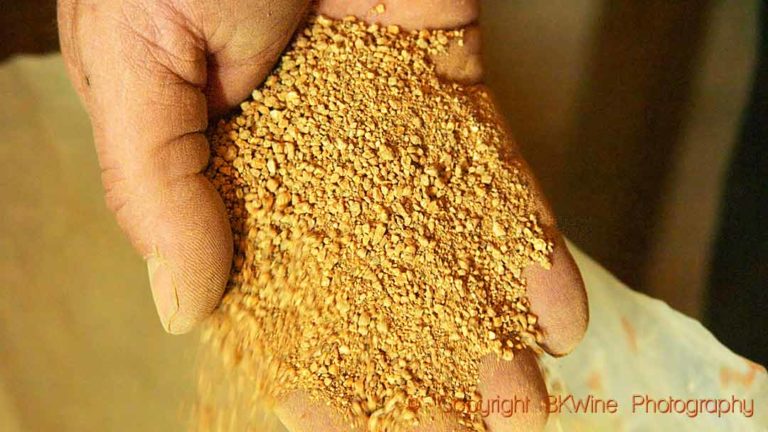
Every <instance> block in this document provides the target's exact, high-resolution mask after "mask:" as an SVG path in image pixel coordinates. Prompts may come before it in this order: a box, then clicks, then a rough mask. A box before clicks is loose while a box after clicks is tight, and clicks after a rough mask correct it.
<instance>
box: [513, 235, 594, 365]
mask: <svg viewBox="0 0 768 432" xmlns="http://www.w3.org/2000/svg"><path fill="white" fill-rule="evenodd" d="M554 241H555V249H554V252H553V255H552V268H551V269H549V270H547V269H544V268H542V267H540V266H537V265H535V266H529V267H527V268H526V269H525V270H524V271H523V276H524V277H525V279H526V281H527V283H528V299H529V301H530V302H531V310H532V311H533V312H534V313H535V314H536V315H537V316H538V326H539V329H540V330H541V332H542V334H543V340H542V342H540V345H541V347H542V348H544V349H545V350H546V351H547V352H548V353H549V354H552V355H555V356H561V355H565V354H568V353H569V352H571V351H572V350H573V349H574V348H575V347H576V345H577V344H578V343H579V342H580V341H581V339H582V338H583V337H584V333H585V332H586V330H587V324H588V322H589V308H588V305H587V294H586V291H585V290H584V282H583V281H582V278H581V273H580V272H579V269H578V268H577V267H576V262H575V261H574V260H573V257H572V256H571V253H570V251H569V250H568V247H567V246H566V244H565V242H564V241H563V238H562V236H560V234H555V239H554Z"/></svg>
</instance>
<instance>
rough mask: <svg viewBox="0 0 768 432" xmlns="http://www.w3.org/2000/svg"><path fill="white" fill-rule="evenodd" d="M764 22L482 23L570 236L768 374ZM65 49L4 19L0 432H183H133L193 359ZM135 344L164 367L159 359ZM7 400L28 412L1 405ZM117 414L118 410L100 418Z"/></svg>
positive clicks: (498, 12) (581, 10) (495, 16)
mask: <svg viewBox="0 0 768 432" xmlns="http://www.w3.org/2000/svg"><path fill="white" fill-rule="evenodd" d="M761 8H762V10H761ZM765 9H766V7H765V4H764V3H761V2H760V1H759V0H729V1H714V0H699V1H686V0H675V1H669V0H636V1H612V0H538V1H522V0H519V1H518V0H488V1H486V2H484V11H483V16H482V18H481V22H482V25H483V28H484V39H485V53H486V56H485V59H486V63H487V65H486V66H487V75H486V80H487V82H488V84H489V85H490V87H491V88H492V89H493V90H494V91H495V93H496V96H497V99H498V102H499V103H500V105H501V108H502V109H503V110H504V112H505V114H506V116H507V118H508V120H509V123H510V125H511V129H512V131H513V132H514V134H515V136H516V138H517V141H518V143H519V145H520V146H521V147H522V150H523V154H524V155H525V156H526V157H527V159H528V160H529V162H530V163H531V165H532V166H533V168H534V170H535V172H536V173H537V175H538V177H539V179H540V181H541V183H542V185H543V187H544V189H545V192H546V193H547V196H548V197H549V198H550V200H551V202H552V205H553V207H554V208H555V211H556V213H557V215H558V217H559V221H560V224H561V227H562V229H563V231H564V232H565V234H566V235H567V236H568V237H569V238H570V239H571V240H573V241H574V242H575V243H576V244H577V245H578V246H580V247H581V248H582V249H583V250H584V251H586V252H587V253H588V254H589V255H591V256H592V257H593V258H595V259H596V260H597V261H598V262H599V263H601V264H602V265H603V266H605V267H606V268H607V269H609V270H610V271H611V272H612V273H614V274H615V275H616V276H618V277H619V278H620V279H621V280H622V281H624V282H625V283H627V284H628V285H629V286H631V287H632V288H634V289H636V290H638V291H641V292H645V293H647V294H650V295H652V296H654V297H657V298H660V299H663V300H665V301H666V302H668V303H669V304H670V305H671V306H673V307H674V308H676V309H677V310H679V311H681V312H683V313H685V314H687V315H689V316H691V317H694V318H696V319H699V320H701V321H702V322H703V324H704V325H706V326H707V327H708V328H709V329H710V330H711V331H713V333H714V334H715V335H716V336H717V337H718V338H719V339H720V340H721V341H723V343H725V344H726V345H727V346H729V347H730V348H732V349H733V350H735V351H736V352H738V353H740V354H743V355H745V356H746V357H749V358H751V359H752V360H755V361H757V362H758V363H763V364H766V363H768V352H767V350H768V340H766V337H768V336H767V335H768V312H767V310H768V229H766V227H765V223H766V221H768V136H767V135H766V128H767V126H766V124H767V123H768V112H767V111H766V105H767V104H768V95H767V94H766V91H767V89H766V85H767V84H768V77H767V76H766V58H767V56H766V34H765V32H766V26H765V25H763V26H762V28H761V26H760V25H759V22H760V20H761V19H762V21H763V22H764V23H765V14H766V10H765ZM57 48H58V42H57V36H56V22H55V2H54V1H53V0H24V1H12V0H0V62H4V63H0V96H2V98H3V99H2V100H3V103H2V104H0V138H2V140H3V143H2V144H0V197H2V206H1V207H0V219H2V220H4V221H6V223H5V224H2V225H0V283H2V285H3V288H2V290H0V355H1V356H2V358H0V378H2V379H0V430H3V431H5V430H9V431H15V430H173V429H174V427H173V425H175V424H176V423H177V421H178V419H166V420H159V419H163V418H164V413H166V411H164V410H167V406H158V407H156V409H157V412H156V413H155V415H153V414H152V413H148V415H142V416H132V415H131V413H132V412H134V411H136V410H137V409H139V408H138V407H140V409H141V410H142V412H144V413H146V410H147V409H150V410H151V409H152V408H151V407H150V408H147V407H146V403H144V404H142V402H144V401H145V400H146V398H147V397H149V396H150V395H152V394H153V393H154V392H156V391H157V389H158V388H162V389H163V390H162V395H163V397H167V398H179V397H180V396H181V395H182V394H187V393H189V392H191V386H190V382H192V377H193V375H192V371H191V370H192V364H193V360H192V359H193V358H194V345H195V341H196V339H195V336H194V335H193V336H185V337H180V338H169V337H166V336H165V335H164V334H163V332H162V329H161V327H160V325H159V324H158V323H157V322H156V318H155V316H154V307H153V305H152V303H151V296H150V295H149V290H148V286H147V282H146V276H145V270H144V268H143V263H142V262H141V259H140V258H139V257H138V256H136V255H135V254H134V253H133V252H132V251H131V250H130V248H129V246H128V244H127V242H126V241H125V240H124V239H122V237H121V234H120V233H119V231H118V229H117V227H116V225H115V224H114V222H113V221H112V218H111V216H110V214H109V212H108V211H107V210H106V208H105V206H104V204H103V201H101V198H100V196H101V186H100V184H99V179H98V169H97V166H96V158H95V154H94V152H93V150H92V147H91V143H90V141H88V142H84V140H83V137H89V136H90V129H89V125H88V122H87V118H85V116H84V115H83V114H82V108H81V107H80V106H79V104H78V102H77V99H76V98H75V97H74V93H73V91H72V89H71V88H70V86H69V83H68V81H67V80H66V77H65V76H64V70H63V65H62V64H61V61H60V59H59V58H58V57H57V56H56V54H55V52H56V50H57ZM29 54H35V55H37V54H47V56H45V57H40V58H29V57H23V56H24V55H29ZM62 112H66V113H68V112H72V113H76V114H73V115H71V116H68V115H63V116H62V115H60V113H62ZM50 113H59V115H57V116H54V115H49V114H50ZM20 118H23V119H24V120H26V121H20V120H19V119H20ZM48 130H56V131H57V132H56V133H57V135H56V136H51V135H50V134H46V133H44V132H45V131H48ZM84 197H85V198H84ZM96 197H99V198H98V199H97V198H96ZM20 228H21V229H20ZM50 250H55V251H57V253H56V254H46V253H40V252H41V251H50ZM94 251H98V252H97V253H96V252H94ZM30 317H33V319H34V320H37V321H35V322H31V321H30ZM40 317H43V318H40ZM126 331H128V332H129V333H131V334H132V335H135V336H136V337H135V338H133V337H132V338H130V339H126V338H125V336H124V335H125V332H126ZM94 335H96V336H94ZM96 341H99V342H98V343H96ZM105 341H106V342H105ZM135 344H142V346H144V347H148V348H147V351H148V352H156V353H157V352H159V353H162V354H161V355H155V354H153V357H152V358H151V359H149V358H143V357H142V355H141V354H137V353H140V352H142V351H143V349H138V350H136V349H133V350H131V349H128V347H134V348H135ZM6 347H13V349H12V350H11V349H6ZM125 356H129V358H125ZM29 358H34V359H35V361H32V362H30V361H29V360H28V359H29ZM157 358H162V359H163V360H162V361H161V362H160V363H159V364H158V361H157ZM114 364H119V365H122V366H121V367H123V368H125V369H124V370H120V371H114V370H112V369H110V368H112V367H114ZM84 377H86V378H85V379H84ZM87 377H91V378H90V379H89V378H87ZM136 377H140V378H136ZM105 380H106V382H105ZM4 386H5V387H9V388H11V389H13V390H14V391H13V392H11V393H10V394H16V399H15V400H3V398H4V397H7V396H4V395H5V394H7V392H5V391H3V390H4V389H3V387H4ZM115 392H119V393H124V394H121V395H120V396H121V398H120V399H116V398H117V395H116V394H114V393H115ZM62 394H67V395H69V396H70V400H64V401H62V400H61V395H62ZM46 398H49V399H46ZM32 399H34V400H35V404H27V403H26V402H25V401H27V400H32ZM110 399H115V400H120V401H121V402H120V403H116V404H113V405H114V406H112V407H111V408H110V409H111V411H107V412H105V411H103V409H102V408H103V405H104V401H105V400H110ZM126 401H129V402H128V403H126ZM9 406H10V407H13V408H12V410H14V411H15V412H17V413H21V415H20V418H22V419H23V420H22V421H23V422H24V426H25V427H24V428H21V429H14V428H13V427H12V426H13V425H10V424H5V423H3V422H4V419H11V418H12V417H14V418H15V417H16V416H10V415H7V416H4V415H3V409H4V408H3V407H9ZM40 406H46V407H49V408H50V410H52V412H51V413H48V414H50V415H42V414H41V413H40V412H39V407H40ZM89 406H93V407H97V406H98V407H101V408H99V411H98V412H89V411H88V409H87V408H88V407H89ZM83 408H85V409H83ZM65 412H67V413H69V414H67V415H64V414H65ZM94 416H96V417H98V419H99V421H98V422H97V423H94V422H93V420H94V418H93V417H94ZM65 417H66V418H67V419H68V420H67V421H68V422H70V423H69V424H68V427H67V428H63V427H62V428H61V429H58V428H59V427H60V426H61V425H60V424H59V422H60V421H61V419H62V418H65ZM147 418H150V419H153V420H152V421H151V423H148V421H147V420H146V419H147ZM126 419H128V421H131V422H134V424H131V425H126V424H125V422H126ZM8 421H9V422H10V421H11V420H8ZM94 424H99V425H101V426H100V428H99V429H93V425H94ZM16 426H18V425H16Z"/></svg>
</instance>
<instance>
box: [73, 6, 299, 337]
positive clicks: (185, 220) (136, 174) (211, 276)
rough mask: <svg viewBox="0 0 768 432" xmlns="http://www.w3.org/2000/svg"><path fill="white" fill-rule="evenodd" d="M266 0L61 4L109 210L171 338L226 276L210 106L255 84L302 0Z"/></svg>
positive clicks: (228, 245) (197, 316)
mask: <svg viewBox="0 0 768 432" xmlns="http://www.w3.org/2000/svg"><path fill="white" fill-rule="evenodd" d="M272 3H274V2H268V1H266V0H253V1H250V2H243V1H224V2H217V3H216V5H215V7H214V5H212V4H210V3H209V2H195V4H203V6H201V7H205V8H207V9H183V10H182V9H178V8H176V7H175V6H176V4H177V2H167V1H149V0H138V1H133V2H124V1H118V0H103V1H98V2H92V1H86V0H80V1H75V0H62V1H60V4H59V15H60V16H59V21H60V33H61V44H62V53H63V55H64V58H65V62H66V64H67V67H68V71H69V73H70V76H71V77H72V80H73V82H74V83H75V87H76V88H77V90H78V91H79V93H80V94H81V96H82V98H83V100H84V102H85V104H86V107H87V109H88V111H89V114H90V115H91V120H92V124H93V130H94V138H95V141H96V146H97V151H98V156H99V163H100V165H101V167H102V180H103V182H104V187H105V190H106V193H107V203H108V205H109V207H110V208H111V209H112V210H113V211H114V212H115V214H116V217H117V220H118V223H119V224H120V226H121V228H122V229H123V230H124V231H125V232H126V233H127V234H128V236H129V238H130V239H131V242H132V243H133V245H134V246H135V248H136V249H137V250H138V251H139V253H141V255H142V256H143V257H144V258H145V259H146V260H147V267H148V271H149V278H150V285H151V288H152V294H153V297H154V299H155V303H156V306H157V309H158V313H159V315H160V319H161V321H162V323H163V326H164V327H165V329H166V330H167V331H169V332H171V333H184V332H187V331H189V330H190V329H191V328H192V327H193V326H194V325H195V324H196V323H197V322H199V321H200V320H202V319H204V318H205V317H206V316H207V315H208V314H209V313H210V312H211V311H212V310H213V308H215V307H216V305H217V304H218V302H219V299H220V297H221V294H222V292H223V290H224V287H225V284H226V282H227V279H228V274H229V268H230V265H231V261H232V254H233V251H232V249H233V245H232V234H231V232H230V228H229V223H228V220H227V215H226V211H225V209H224V205H223V203H222V200H221V198H220V197H219V196H218V194H217V193H216V190H215V189H214V187H213V185H212V184H211V183H210V182H209V181H208V180H207V179H206V178H205V177H204V175H203V174H202V171H203V170H204V169H205V167H206V165H207V163H208V158H209V148H208V143H207V141H206V138H205V130H206V127H207V125H208V109H209V105H210V103H211V102H212V103H213V105H212V107H213V109H214V110H222V109H223V107H224V106H228V105H229V104H232V103H237V102H239V101H240V100H242V99H244V98H245V97H246V96H247V94H248V93H249V92H250V90H251V89H252V88H253V87H254V86H255V85H256V84H257V83H258V81H259V80H261V79H263V77H264V76H265V75H266V73H268V71H269V69H270V68H271V66H272V64H273V62H274V60H275V59H276V58H277V56H278V55H279V52H280V51H281V50H282V47H283V45H284V43H285V42H286V41H287V40H288V38H289V37H290V33H291V32H292V31H293V29H294V28H295V26H296V24H297V23H298V21H299V20H300V19H301V14H302V13H303V10H304V8H306V4H307V1H306V0H295V1H292V2H291V1H288V2H278V3H280V6H276V5H274V4H272ZM190 7H191V6H190ZM238 14H239V15H238ZM234 17H236V19H235V18H234ZM272 31H275V32H278V33H271V32H272Z"/></svg>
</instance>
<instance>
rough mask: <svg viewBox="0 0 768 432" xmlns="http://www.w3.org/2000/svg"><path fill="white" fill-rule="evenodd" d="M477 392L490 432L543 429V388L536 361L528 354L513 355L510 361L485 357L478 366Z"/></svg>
mask: <svg viewBox="0 0 768 432" xmlns="http://www.w3.org/2000/svg"><path fill="white" fill-rule="evenodd" d="M478 391H479V392H480V395H481V396H482V404H483V405H482V409H483V410H485V412H484V415H485V425H486V426H487V428H488V430H489V431H490V432H512V431H526V432H529V431H530V432H535V431H540V430H542V429H544V425H545V424H546V422H547V411H546V410H545V409H543V407H544V403H545V402H546V399H547V387H546V385H545V383H544V378H543V377H542V375H541V370H540V369H539V366H538V363H537V361H536V357H535V356H534V355H533V354H532V353H531V352H530V351H520V352H516V353H515V357H514V359H513V360H511V361H504V360H500V359H499V358H497V357H495V356H487V357H485V358H484V359H483V362H482V364H481V366H480V384H479V385H478Z"/></svg>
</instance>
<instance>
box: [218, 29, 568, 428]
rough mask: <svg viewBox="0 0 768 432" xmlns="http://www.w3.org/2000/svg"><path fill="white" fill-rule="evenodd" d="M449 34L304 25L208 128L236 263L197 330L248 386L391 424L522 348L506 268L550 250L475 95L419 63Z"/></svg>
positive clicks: (522, 314) (375, 424) (521, 309)
mask: <svg viewBox="0 0 768 432" xmlns="http://www.w3.org/2000/svg"><path fill="white" fill-rule="evenodd" d="M462 37H463V34H462V32H461V31H433V30H431V31H418V32H408V31H405V30H401V29H399V28H397V27H394V26H389V27H384V26H377V25H367V24H364V23H362V22H360V21H357V20H354V19H346V20H343V21H333V20H329V19H326V18H324V17H315V18H312V19H310V20H309V21H308V23H307V26H306V28H305V29H304V30H303V31H301V32H300V33H299V34H298V35H297V37H296V39H295V40H294V42H293V43H292V44H291V46H290V47H289V49H288V51H287V52H286V53H285V54H284V56H283V57H282V60H281V62H280V64H279V65H278V67H277V68H276V69H275V71H274V72H273V74H272V75H271V76H270V77H269V78H268V79H267V80H266V82H265V83H264V84H263V85H262V86H261V87H260V88H259V89H257V90H255V91H254V92H253V97H252V99H250V100H248V101H246V102H244V103H243V104H242V105H241V109H240V110H239V111H238V112H237V113H235V114H233V115H232V116H231V117H229V118H227V119H225V120H221V121H219V122H218V124H216V125H213V126H212V127H211V129H210V131H209V138H210V141H211V144H212V150H213V159H212V162H211V164H210V166H209V169H208V172H207V174H208V176H209V178H210V179H211V180H212V181H213V182H214V184H215V185H216V187H217V188H218V190H219V192H220V193H221V195H222V196H223V198H224V201H225V203H226V207H227V211H228V214H229V217H230V221H231V224H232V227H233V231H234V237H235V247H236V258H235V263H234V269H233V271H232V276H231V281H230V287H229V290H228V292H227V293H226V294H225V296H224V299H223V301H222V304H221V306H220V308H219V309H218V310H217V312H216V313H215V314H214V316H213V318H212V319H211V320H210V322H209V323H208V325H207V328H206V330H205V332H204V339H205V340H206V343H207V344H208V346H210V347H213V349H214V350H215V351H216V353H217V355H218V357H219V358H220V359H222V360H223V361H224V364H225V365H226V368H228V369H229V370H232V371H234V372H236V373H238V374H241V375H242V376H244V377H246V378H242V376H241V378H240V381H243V380H245V381H251V384H252V385H253V389H254V390H253V392H255V393H257V394H258V395H259V397H266V398H276V397H279V395H280V394H281V393H282V392H286V391H293V390H301V391H304V392H306V393H308V394H309V395H310V396H311V397H313V398H316V399H317V400H320V401H326V402H328V403H329V404H331V405H332V406H333V407H335V408H336V409H338V410H339V412H340V413H342V414H343V415H346V416H347V417H348V418H349V419H350V420H349V421H350V422H356V424H358V425H364V426H365V428H367V430H387V431H397V430H402V429H406V428H408V427H410V426H412V425H414V424H416V423H417V422H419V421H420V420H423V418H424V417H423V416H424V415H425V413H428V412H430V408H439V407H440V404H443V403H445V401H450V403H451V404H453V406H454V407H455V406H459V407H461V406H465V404H466V406H469V404H471V403H473V402H477V401H478V398H479V395H478V394H477V392H476V385H477V382H478V366H479V361H480V359H481V358H482V357H483V356H485V355H487V354H497V355H499V356H501V357H503V358H505V359H511V358H512V357H513V356H514V353H515V351H516V350H518V349H521V348H523V347H525V346H529V345H533V344H534V343H535V341H536V338H537V337H538V332H537V329H536V316H535V315H533V314H532V313H531V312H530V311H529V307H528V301H527V299H526V295H525V293H526V291H525V280H524V279H523V278H522V275H521V273H522V269H523V268H524V267H525V266H527V265H531V264H539V265H542V266H545V267H546V266H549V256H550V254H551V252H552V247H553V246H552V243H551V242H550V241H548V240H547V239H546V238H545V236H544V234H543V231H542V229H541V228H540V226H539V225H538V223H537V218H536V215H535V208H536V207H535V204H534V201H533V193H532V192H531V190H530V189H529V187H528V180H527V179H526V178H525V176H524V175H523V173H522V170H521V167H520V166H519V165H518V163H517V162H516V161H515V158H514V154H513V150H511V149H510V148H509V146H510V142H511V141H510V138H509V136H508V135H507V132H506V131H505V129H504V127H503V126H502V125H501V124H502V123H501V120H500V118H498V116H497V115H496V114H495V110H494V109H493V107H492V102H491V100H490V98H489V96H488V94H487V93H486V91H485V90H484V89H483V88H482V87H480V86H470V85H462V84H458V83H453V82H449V81H446V80H444V79H442V78H440V77H439V76H438V75H437V74H436V72H435V67H434V66H433V64H432V62H431V61H430V59H431V58H433V56H437V55H440V54H441V53H444V52H445V51H446V50H447V47H448V46H449V45H450V44H453V43H456V44H461V43H462ZM208 404H209V405H207V407H206V409H207V411H208V415H209V416H212V415H215V413H212V411H215V410H216V409H217V408H216V407H215V406H211V405H210V401H208ZM416 407H420V409H416ZM459 414H460V415H461V421H462V422H463V423H464V424H465V425H468V426H470V427H474V428H477V429H480V430H482V419H481V418H479V417H478V414H477V413H473V412H471V411H470V410H466V411H462V410H459Z"/></svg>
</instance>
